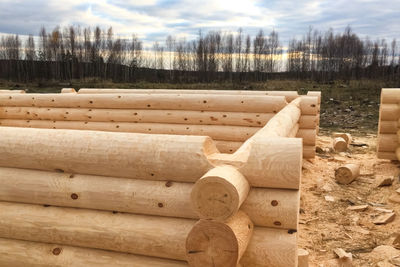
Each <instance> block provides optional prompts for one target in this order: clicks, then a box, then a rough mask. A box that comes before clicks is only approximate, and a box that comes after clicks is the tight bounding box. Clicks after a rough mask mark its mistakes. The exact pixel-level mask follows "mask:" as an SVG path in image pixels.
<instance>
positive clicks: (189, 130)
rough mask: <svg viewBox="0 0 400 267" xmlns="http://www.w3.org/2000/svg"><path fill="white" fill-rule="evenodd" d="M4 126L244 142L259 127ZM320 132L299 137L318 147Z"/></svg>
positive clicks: (31, 122) (44, 123) (2, 123)
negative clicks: (196, 137) (208, 138)
mask: <svg viewBox="0 0 400 267" xmlns="http://www.w3.org/2000/svg"><path fill="white" fill-rule="evenodd" d="M0 126H11V127H26V128H44V129H75V130H93V131H110V132H129V133H146V134H171V135H199V136H209V137H211V138H212V139H214V140H222V141H238V142H244V141H246V140H247V139H249V138H250V137H251V136H253V135H254V134H255V133H256V132H257V131H258V130H260V129H261V128H259V127H245V126H224V125H189V124H186V125H184V124H166V123H130V122H86V121H85V122H84V121H50V120H9V119H0ZM315 136H316V131H315V130H313V129H300V130H299V131H298V132H297V137H299V138H303V143H304V144H305V145H315Z"/></svg>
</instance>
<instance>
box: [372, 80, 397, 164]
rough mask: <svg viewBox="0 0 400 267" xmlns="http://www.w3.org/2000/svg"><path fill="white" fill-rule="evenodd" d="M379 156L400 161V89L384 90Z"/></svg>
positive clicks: (381, 106) (380, 116)
mask: <svg viewBox="0 0 400 267" xmlns="http://www.w3.org/2000/svg"><path fill="white" fill-rule="evenodd" d="M377 156H378V158H380V159H390V160H400V88H398V89H395V88H390V89H389V88H388V89H386V88H384V89H382V92H381V105H380V110H379V126H378V145H377Z"/></svg>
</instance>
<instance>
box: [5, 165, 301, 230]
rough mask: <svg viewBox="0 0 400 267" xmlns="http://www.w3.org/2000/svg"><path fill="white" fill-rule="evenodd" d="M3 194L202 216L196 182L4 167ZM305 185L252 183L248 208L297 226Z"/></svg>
mask: <svg viewBox="0 0 400 267" xmlns="http://www.w3.org/2000/svg"><path fill="white" fill-rule="evenodd" d="M0 184H1V187H0V200H1V201H10V202H22V203H32V204H48V205H54V206H63V207H76V208H87V209H98V210H109V211H120V212H128V213H137V214H147V215H158V216H169V217H181V218H191V219H198V218H199V216H198V215H197V213H196V212H195V211H194V209H193V208H192V205H191V199H190V195H191V192H192V188H193V184H192V183H179V182H171V181H167V182H164V181H146V180H136V179H124V178H115V177H105V176H93V175H82V174H71V173H56V172H46V171H36V170H27V169H14V168H0ZM298 202H299V191H298V190H285V189H267V188H252V189H251V190H250V192H249V194H248V196H247V198H246V200H245V201H244V203H243V205H242V208H241V209H242V210H243V211H244V212H245V213H246V214H247V215H248V216H249V217H250V218H251V220H252V221H253V223H254V224H255V225H257V226H265V227H275V228H283V229H297V220H298V209H297V207H298V206H299V203H298Z"/></svg>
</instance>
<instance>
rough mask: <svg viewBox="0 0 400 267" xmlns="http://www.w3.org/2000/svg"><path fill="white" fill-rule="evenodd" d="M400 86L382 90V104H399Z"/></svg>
mask: <svg viewBox="0 0 400 267" xmlns="http://www.w3.org/2000/svg"><path fill="white" fill-rule="evenodd" d="M399 92H400V88H383V89H382V92H381V104H399V103H400V93H399Z"/></svg>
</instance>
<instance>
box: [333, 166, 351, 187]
mask: <svg viewBox="0 0 400 267" xmlns="http://www.w3.org/2000/svg"><path fill="white" fill-rule="evenodd" d="M335 179H336V181H337V182H338V183H339V184H349V183H351V182H352V181H353V180H354V179H353V174H352V173H351V170H350V169H348V168H346V167H340V168H337V169H336V170H335Z"/></svg>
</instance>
